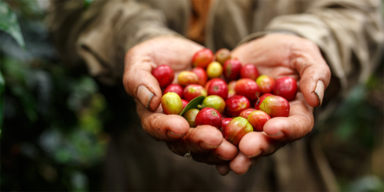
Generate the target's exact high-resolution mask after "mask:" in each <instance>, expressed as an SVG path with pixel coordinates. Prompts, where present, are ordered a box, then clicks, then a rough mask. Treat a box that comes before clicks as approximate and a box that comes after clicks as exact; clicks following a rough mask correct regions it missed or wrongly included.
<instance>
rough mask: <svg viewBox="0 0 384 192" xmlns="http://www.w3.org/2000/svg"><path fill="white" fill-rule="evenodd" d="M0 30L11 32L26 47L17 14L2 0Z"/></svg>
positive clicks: (0, 2)
mask: <svg viewBox="0 0 384 192" xmlns="http://www.w3.org/2000/svg"><path fill="white" fill-rule="evenodd" d="M0 30H2V31H4V32H6V33H8V34H10V35H11V36H12V37H13V38H15V39H16V41H17V43H18V44H19V45H20V46H22V47H24V45H25V44H24V39H23V36H22V35H21V31H20V26H19V23H18V22H17V17H16V14H15V13H14V12H13V11H12V10H11V9H10V8H9V7H8V5H7V4H6V3H5V2H3V1H2V0H1V1H0Z"/></svg>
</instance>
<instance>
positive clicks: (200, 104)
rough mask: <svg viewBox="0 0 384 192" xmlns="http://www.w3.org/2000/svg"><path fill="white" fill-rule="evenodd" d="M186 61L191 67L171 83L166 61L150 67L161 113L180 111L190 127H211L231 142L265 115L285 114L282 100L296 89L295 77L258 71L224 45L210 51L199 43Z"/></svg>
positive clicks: (292, 95)
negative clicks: (275, 76)
mask: <svg viewBox="0 0 384 192" xmlns="http://www.w3.org/2000/svg"><path fill="white" fill-rule="evenodd" d="M191 63H192V66H193V69H192V70H191V71H182V72H181V73H180V74H179V75H178V77H177V80H178V84H172V82H173V80H174V77H175V74H174V71H173V70H172V69H171V68H170V67H169V66H168V65H159V66H158V67H156V68H155V69H153V70H152V75H153V76H154V77H155V78H156V79H157V81H158V82H159V85H160V87H161V88H162V90H163V96H162V99H161V106H162V108H163V112H164V113H165V114H177V115H182V116H183V117H184V118H185V119H186V120H187V121H188V123H189V125H190V127H197V126H199V125H211V126H214V127H217V128H218V129H220V131H221V132H222V133H223V136H224V138H225V139H226V140H228V141H229V142H231V143H232V144H234V145H236V146H237V145H238V144H239V142H240V140H241V138H242V137H243V136H244V135H245V134H246V133H248V132H252V131H263V126H264V124H265V123H266V122H267V121H268V120H269V119H271V118H274V117H288V115H289V109H290V106H289V102H288V101H290V100H293V99H294V98H295V97H296V94H297V83H296V81H295V79H293V78H291V77H282V78H279V79H276V80H275V79H273V78H271V77H269V76H267V75H259V72H258V69H257V68H256V66H255V65H252V64H246V65H242V64H241V63H240V61H239V60H237V59H236V58H231V53H230V51H229V50H228V49H224V48H223V49H220V50H218V51H217V52H216V53H215V54H213V52H212V51H211V50H209V49H207V48H203V49H201V50H200V51H198V52H196V53H195V54H194V56H193V58H192V61H191Z"/></svg>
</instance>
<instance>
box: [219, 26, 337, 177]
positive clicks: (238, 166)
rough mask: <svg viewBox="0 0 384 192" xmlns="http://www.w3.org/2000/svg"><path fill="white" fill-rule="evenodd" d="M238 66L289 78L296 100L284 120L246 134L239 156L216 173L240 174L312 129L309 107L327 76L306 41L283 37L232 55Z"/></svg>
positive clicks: (245, 46) (316, 52)
mask: <svg viewBox="0 0 384 192" xmlns="http://www.w3.org/2000/svg"><path fill="white" fill-rule="evenodd" d="M232 57H233V58H237V59H239V60H240V62H241V63H242V64H249V63H251V64H254V65H256V67H257V68H258V70H259V73H260V74H265V75H268V76H270V77H272V78H275V79H277V78H280V77H284V76H290V77H293V78H295V79H296V81H298V82H299V92H298V94H297V97H296V98H295V99H294V100H293V101H290V102H289V104H290V113H289V116H288V117H275V118H272V119H270V120H269V121H267V123H266V124H265V125H264V130H263V132H251V133H248V134H246V135H245V136H244V137H243V138H242V140H241V141H240V144H239V149H240V152H239V153H238V154H237V156H236V157H235V158H234V159H233V160H231V161H230V162H229V163H224V164H220V165H217V166H216V168H217V169H218V171H219V172H220V173H228V172H229V171H230V170H232V171H233V172H235V173H237V174H244V173H246V172H247V171H248V169H249V168H250V167H252V166H253V165H255V164H256V163H257V161H258V160H259V158H260V157H262V156H266V155H270V154H273V153H274V152H276V151H277V150H278V149H279V148H281V147H282V146H284V145H285V144H286V143H288V142H292V141H295V140H298V139H301V138H302V137H304V136H305V135H307V134H308V133H310V132H311V130H312V128H313V126H314V117H313V113H312V112H313V107H316V106H319V105H320V104H321V102H322V99H323V96H324V90H325V88H326V87H327V86H328V84H329V81H330V76H331V72H330V69H329V67H328V65H327V64H326V62H325V61H324V59H323V57H322V55H321V53H320V51H319V49H318V47H317V46H316V45H315V44H314V43H312V42H311V41H309V40H306V39H303V38H300V37H297V36H294V35H287V34H278V33H274V34H269V35H266V36H264V37H262V38H259V39H255V40H252V41H250V42H248V43H245V44H242V45H241V46H239V47H237V48H236V49H235V50H233V51H232Z"/></svg>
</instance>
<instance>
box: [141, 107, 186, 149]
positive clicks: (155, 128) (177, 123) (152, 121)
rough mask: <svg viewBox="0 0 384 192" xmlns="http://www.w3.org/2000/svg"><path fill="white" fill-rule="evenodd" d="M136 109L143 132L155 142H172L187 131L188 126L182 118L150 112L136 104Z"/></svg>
mask: <svg viewBox="0 0 384 192" xmlns="http://www.w3.org/2000/svg"><path fill="white" fill-rule="evenodd" d="M136 109H137V113H138V115H139V117H140V119H141V124H142V126H143V129H144V131H145V132H147V133H148V134H149V135H151V136H152V137H153V138H155V139H157V140H161V141H174V140H176V139H180V138H182V137H183V136H185V135H186V134H187V133H188V131H189V124H188V122H187V121H186V120H185V119H184V118H183V117H182V116H179V115H165V114H163V113H160V112H151V111H149V110H147V109H146V108H145V107H144V106H143V105H141V104H140V103H138V102H136ZM159 110H161V109H159Z"/></svg>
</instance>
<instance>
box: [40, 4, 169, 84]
mask: <svg viewBox="0 0 384 192" xmlns="http://www.w3.org/2000/svg"><path fill="white" fill-rule="evenodd" d="M47 22H48V26H49V28H50V30H51V32H52V34H53V37H54V40H55V42H56V45H57V46H58V50H59V51H60V54H61V55H62V56H63V60H64V61H65V62H69V63H76V62H79V60H80V57H81V58H82V59H84V60H85V62H86V64H87V67H88V70H89V72H90V74H91V75H93V76H96V77H97V78H98V79H99V80H101V81H102V82H103V83H106V84H113V83H116V82H121V77H122V74H123V71H124V56H125V53H126V52H127V51H128V50H129V49H130V48H131V47H133V46H134V45H136V44H138V43H140V42H142V41H145V40H147V39H150V38H153V37H157V36H162V35H177V34H176V33H175V32H174V31H171V30H170V29H168V28H167V27H166V19H165V16H164V14H163V13H162V12H160V11H157V10H155V9H152V8H150V7H148V6H147V5H145V4H142V3H138V2H137V1H135V0H113V1H102V0H100V1H99V0H96V1H94V2H92V3H91V4H90V6H89V7H86V5H85V4H84V1H79V0H69V1H52V6H51V8H50V13H49V16H48V18H47ZM79 56H80V57H79Z"/></svg>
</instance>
